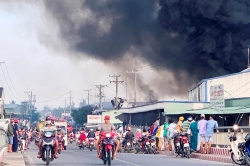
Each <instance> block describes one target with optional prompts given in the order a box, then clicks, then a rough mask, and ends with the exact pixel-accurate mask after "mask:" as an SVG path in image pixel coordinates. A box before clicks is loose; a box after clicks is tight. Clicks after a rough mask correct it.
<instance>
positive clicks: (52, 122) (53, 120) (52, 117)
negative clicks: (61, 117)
mask: <svg viewBox="0 0 250 166" xmlns="http://www.w3.org/2000/svg"><path fill="white" fill-rule="evenodd" d="M50 118H51V124H53V125H55V120H56V118H55V117H54V116H51V117H50Z"/></svg>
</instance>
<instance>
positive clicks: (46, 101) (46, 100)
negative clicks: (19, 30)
mask: <svg viewBox="0 0 250 166" xmlns="http://www.w3.org/2000/svg"><path fill="white" fill-rule="evenodd" d="M69 93H70V92H67V93H65V94H63V95H61V96H59V97H56V98H53V99H50V100H45V101H40V102H37V103H45V102H50V101H53V100H57V99H59V98H61V97H63V96H66V95H67V94H69Z"/></svg>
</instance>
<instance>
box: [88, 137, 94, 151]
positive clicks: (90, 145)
mask: <svg viewBox="0 0 250 166" xmlns="http://www.w3.org/2000/svg"><path fill="white" fill-rule="evenodd" d="M93 149H95V139H94V138H89V150H90V151H92V150H93Z"/></svg>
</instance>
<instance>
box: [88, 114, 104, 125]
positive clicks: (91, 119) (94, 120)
mask: <svg viewBox="0 0 250 166" xmlns="http://www.w3.org/2000/svg"><path fill="white" fill-rule="evenodd" d="M87 123H88V124H91V123H102V116H101V115H87Z"/></svg>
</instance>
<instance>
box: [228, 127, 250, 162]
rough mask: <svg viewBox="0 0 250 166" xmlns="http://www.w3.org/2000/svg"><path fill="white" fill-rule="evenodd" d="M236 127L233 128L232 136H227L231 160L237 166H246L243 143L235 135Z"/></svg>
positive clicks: (239, 137) (240, 138)
mask: <svg viewBox="0 0 250 166" xmlns="http://www.w3.org/2000/svg"><path fill="white" fill-rule="evenodd" d="M237 132H238V125H234V126H233V134H232V135H231V136H228V139H229V141H230V144H231V149H230V152H231V159H232V160H233V162H234V163H235V164H237V165H246V160H245V141H244V140H243V139H242V137H241V136H238V135H237Z"/></svg>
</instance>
